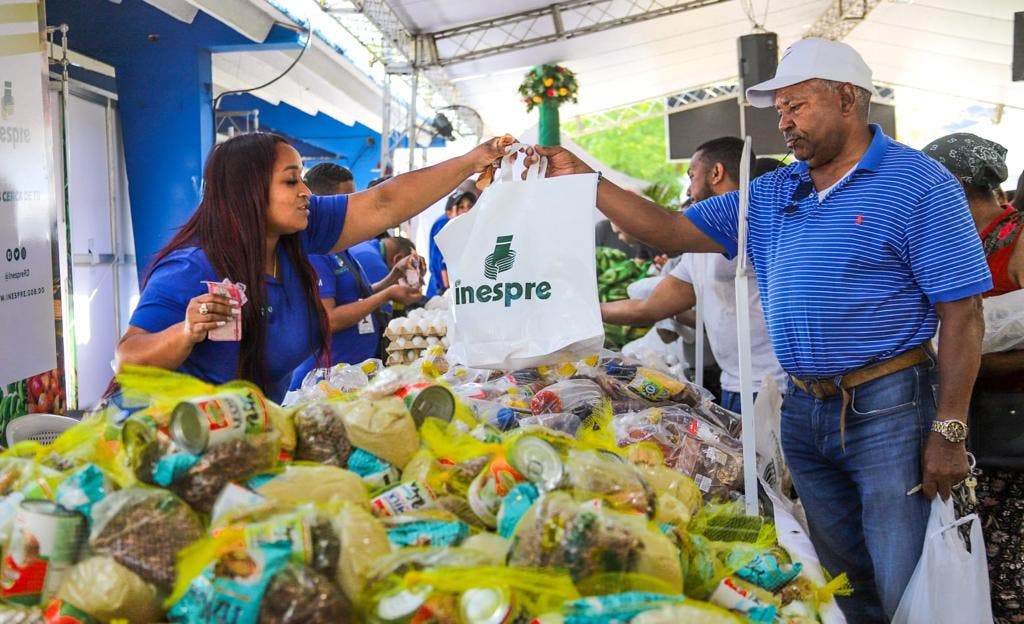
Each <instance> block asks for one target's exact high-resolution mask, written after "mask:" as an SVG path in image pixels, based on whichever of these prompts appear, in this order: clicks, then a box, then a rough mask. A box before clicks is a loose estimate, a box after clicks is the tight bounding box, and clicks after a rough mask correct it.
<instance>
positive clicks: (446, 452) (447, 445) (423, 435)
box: [420, 417, 502, 463]
mask: <svg viewBox="0 0 1024 624" xmlns="http://www.w3.org/2000/svg"><path fill="white" fill-rule="evenodd" d="M420 440H421V441H422V442H423V446H424V447H426V449H427V450H429V451H430V453H431V454H432V455H433V456H434V457H436V458H438V459H440V460H442V461H445V460H446V461H449V462H454V463H458V462H462V461H466V460H469V459H474V458H477V457H483V456H485V455H496V454H498V453H500V452H502V446H501V445H500V444H494V443H486V442H481V441H480V440H477V439H476V438H474V437H473V436H471V435H469V434H468V433H466V432H464V431H461V430H460V429H459V428H458V427H457V426H456V425H455V424H453V423H446V422H444V421H443V420H440V419H438V418H433V417H430V418H427V419H426V420H424V421H423V424H422V425H421V426H420Z"/></svg>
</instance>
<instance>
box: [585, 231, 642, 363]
mask: <svg viewBox="0 0 1024 624" xmlns="http://www.w3.org/2000/svg"><path fill="white" fill-rule="evenodd" d="M650 267H651V263H650V262H641V261H639V260H634V259H632V258H630V257H629V256H627V255H626V254H625V253H623V252H622V251H619V250H618V249H614V248H611V247H598V248H597V294H598V298H599V299H600V300H601V303H607V302H609V301H621V300H622V299H629V293H628V292H627V291H626V289H627V288H628V287H629V285H630V284H632V283H633V282H635V281H637V280H638V279H641V278H644V277H647V271H648V269H650ZM646 333H647V329H646V328H640V327H630V326H628V325H609V324H607V323H605V326H604V338H605V345H606V346H608V348H611V349H621V348H622V345H624V344H626V343H627V342H631V341H633V340H636V339H638V338H641V337H643V335H644V334H646Z"/></svg>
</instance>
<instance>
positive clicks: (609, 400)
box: [0, 354, 844, 624]
mask: <svg viewBox="0 0 1024 624" xmlns="http://www.w3.org/2000/svg"><path fill="white" fill-rule="evenodd" d="M631 367H632V368H631ZM442 369H444V370H445V372H442ZM327 370H328V372H329V371H330V370H331V369H327ZM340 370H344V368H342V369H340ZM359 372H360V373H361V374H362V376H364V377H365V378H366V380H367V383H365V384H362V382H361V381H360V383H358V384H355V385H353V386H351V387H347V388H341V387H333V386H332V385H331V384H332V383H334V382H339V379H337V378H336V379H335V380H334V382H332V381H330V380H329V379H328V377H325V378H323V379H320V380H318V381H317V382H316V383H317V386H316V392H315V393H313V392H311V393H309V394H308V395H306V396H305V398H304V399H303V402H302V403H301V404H297V405H296V406H295V408H294V409H291V410H279V409H278V408H277V406H272V405H269V404H268V405H267V407H266V408H261V410H260V411H259V412H258V414H256V416H260V417H262V416H261V415H264V414H265V415H266V417H267V420H266V421H261V424H260V425H259V427H258V429H259V431H252V432H246V431H238V432H229V433H231V435H227V436H225V435H223V434H221V433H216V431H215V430H214V429H213V428H211V429H210V431H209V432H208V433H209V444H206V445H205V447H204V448H203V449H202V450H201V451H200V452H197V453H194V454H193V453H189V452H187V449H183V448H181V447H180V446H179V445H178V441H177V438H178V437H180V434H181V432H180V431H179V432H177V433H176V431H175V428H174V426H172V421H173V420H174V419H173V418H172V413H173V411H174V410H175V408H176V406H177V405H178V403H181V402H191V403H201V402H202V400H203V397H214V398H215V399H216V397H217V396H219V395H218V393H222V394H223V393H231V392H236V393H242V396H245V394H244V393H249V392H251V387H249V386H244V385H243V386H238V387H231V386H227V387H212V386H209V385H207V384H202V383H201V382H197V381H194V380H193V381H189V382H187V383H184V382H181V379H180V376H175V375H170V376H169V377H164V376H163V375H164V374H163V373H146V374H144V375H138V376H137V377H136V379H135V380H136V381H138V380H143V381H144V383H143V384H142V385H143V386H145V388H146V392H148V393H149V395H150V396H151V400H149V401H148V402H145V401H143V402H142V403H141V404H136V406H137V409H136V410H135V411H134V412H133V413H130V414H127V415H126V414H124V412H125V410H123V409H122V410H120V411H119V410H115V409H113V408H109V409H104V410H101V411H97V412H96V413H94V414H93V415H92V416H91V417H90V418H89V419H87V421H86V422H85V423H83V424H82V425H79V426H78V427H75V428H72V430H70V431H69V432H68V433H67V434H65V435H64V436H62V437H61V438H60V439H59V440H58V442H57V443H55V444H53V445H51V446H48V447H42V446H40V445H23V446H20V447H18V448H17V449H15V450H12V451H11V452H8V453H7V454H3V455H0V485H2V486H3V487H2V488H0V491H2V492H4V493H6V497H5V498H3V499H0V530H5V529H4V527H5V526H7V528H6V530H7V531H8V532H9V531H10V524H11V522H10V517H11V516H12V515H13V513H14V512H15V511H16V510H17V508H18V506H19V503H20V501H21V500H24V499H26V498H52V499H53V500H55V501H56V503H57V504H59V505H64V506H66V507H67V509H70V510H72V511H80V512H85V511H88V512H89V513H90V514H91V517H92V519H93V523H92V524H93V526H92V535H91V536H92V537H93V538H94V542H95V543H94V544H92V546H93V550H94V551H96V552H95V554H93V555H91V556H90V558H88V559H86V560H85V561H83V562H81V563H79V564H78V565H76V566H74V567H73V568H71V570H70V571H69V572H68V574H67V576H66V578H65V579H64V582H63V585H62V586H61V587H60V588H59V589H60V591H59V592H58V593H57V594H56V598H54V599H53V600H52V601H50V602H49V603H47V604H46V605H44V607H45V611H46V613H47V617H51V620H52V619H53V618H57V617H65V618H68V617H77V618H79V620H81V621H89V618H93V619H97V620H99V621H106V620H108V619H113V618H123V619H127V620H128V621H131V622H135V621H162V620H169V621H173V622H207V621H217V620H226V619H230V620H233V621H236V622H238V624H250V623H256V622H300V621H302V622H319V621H322V622H328V621H330V622H334V621H341V622H346V621H351V622H389V623H393V622H396V621H406V620H409V619H415V620H416V621H420V620H422V621H433V622H450V623H451V624H466V623H474V624H476V623H477V622H488V621H502V620H505V621H517V620H518V621H524V622H525V621H537V622H539V623H546V622H561V623H571V624H583V623H584V622H586V623H587V624H601V623H604V622H607V623H608V624H610V623H611V622H615V621H648V622H660V621H675V620H672V619H671V618H682V617H685V618H691V620H692V621H708V622H727V621H737V620H736V619H735V618H737V617H742V618H745V619H746V620H747V621H769V620H773V621H774V620H775V619H777V618H779V617H785V618H786V621H787V622H788V621H792V622H799V623H800V624H807V623H809V622H812V621H814V620H815V618H816V617H817V612H818V609H819V605H820V604H822V603H823V602H824V601H827V600H829V599H831V596H832V595H833V594H835V593H837V592H839V591H843V590H844V585H843V582H842V581H841V580H840V581H836V582H835V583H830V584H829V585H827V586H825V587H818V586H815V585H814V584H813V583H811V582H809V581H808V580H807V577H806V575H805V574H804V571H803V570H801V569H800V566H799V565H796V564H794V563H793V562H792V561H790V559H789V556H788V553H787V552H786V551H785V550H783V549H781V548H779V546H778V544H777V543H776V541H775V539H774V534H773V532H772V530H771V526H770V525H768V524H767V523H765V522H764V520H763V519H761V518H757V517H753V518H751V517H747V516H745V515H743V513H742V511H741V507H740V506H738V505H718V504H705V503H704V500H703V499H704V498H705V494H709V497H711V496H719V497H721V498H726V499H728V498H731V497H732V496H734V495H735V489H734V488H736V487H737V486H738V480H737V481H734V482H731V483H730V482H729V481H728V479H725V478H724V477H723V476H722V474H718V475H710V476H709V478H712V479H718V482H713V484H712V487H710V488H708V490H709V493H706V492H704V491H702V490H701V488H700V487H698V484H697V483H696V482H695V480H694V479H691V478H690V477H689V476H687V474H686V473H688V472H689V473H690V474H693V475H694V478H699V477H700V476H701V475H706V473H705V472H704V471H706V470H710V468H716V467H717V469H719V470H722V467H721V466H720V465H719V464H717V463H714V462H713V461H712V460H713V458H711V457H709V455H710V453H709V452H707V450H708V449H713V450H715V451H716V452H719V451H726V455H727V456H728V455H729V454H731V453H734V452H737V451H738V448H739V447H738V443H736V441H735V438H734V432H737V433H738V428H737V427H738V420H737V419H735V418H734V416H735V415H733V414H731V413H729V412H725V411H724V410H716V409H715V408H713V407H709V406H708V405H707V403H706V395H705V394H704V393H703V391H702V390H700V389H695V387H693V386H692V384H688V382H684V381H678V380H672V379H666V378H664V377H663V373H658V372H656V371H655V372H651V371H648V370H644V367H642V366H637V365H636V364H635V363H633V362H630V361H628V360H625V359H623V358H621V357H620V356H617V355H612V354H604V355H602V356H600V357H595V358H589V359H588V360H586V361H582V362H574V363H565V364H560V365H558V366H543V367H537V368H533V369H526V370H520V371H511V372H510V371H503V372H485V371H473V370H470V369H465V368H461V367H458V366H448V367H447V368H446V367H444V366H440V367H439V366H434V365H432V364H431V363H430V362H429V361H427V360H425V359H421V360H420V361H419V362H418V363H417V364H416V365H414V366H398V367H391V368H377V369H374V370H373V371H371V372H366V371H364V370H363V369H362V368H360V369H359ZM127 381H128V382H129V385H131V383H132V382H133V379H132V377H131V376H129V377H128V378H127ZM341 383H345V384H347V383H350V382H349V381H343V382H341ZM146 392H143V393H141V394H142V395H146ZM154 393H157V394H159V396H156V395H155V394H154ZM423 397H429V398H430V400H421V401H420V402H419V403H417V400H418V399H419V398H423ZM538 397H539V398H538ZM556 399H557V402H562V401H563V400H564V402H565V403H566V404H568V409H566V405H564V404H563V405H562V406H561V409H563V410H566V411H551V410H552V409H553V406H554V402H555V400H556ZM218 400H219V399H218ZM231 403H232V400H231V399H229V400H228V404H231ZM534 403H536V405H537V406H539V409H538V410H537V412H538V413H537V414H534V413H533V410H532V409H531V408H532V407H533V404H534ZM271 414H273V416H271ZM200 422H202V421H200ZM218 422H220V421H217V420H215V419H214V420H210V422H209V424H208V425H207V426H208V427H215V426H217V424H218ZM230 422H239V423H242V422H244V421H235V420H231V421H230ZM126 431H127V433H125V432H126ZM186 433H187V432H186ZM261 436H265V438H261ZM289 436H290V444H289V443H286V442H285V439H287V438H289ZM263 439H266V440H267V441H269V442H270V444H269V446H267V448H266V450H267V452H266V453H265V454H263V453H256V454H255V455H254V456H252V457H248V458H245V459H242V458H241V454H240V451H241V449H242V448H246V449H248V450H250V451H251V450H252V449H253V448H255V447H254V443H258V442H259V441H260V440H263ZM189 440H192V438H186V439H185V441H186V442H189ZM231 444H235V445H237V446H238V448H232V447H231V446H229V445H231ZM694 445H696V446H695V447H694ZM691 447H693V448H696V451H695V452H694V451H693V450H692V448H691ZM278 448H280V449H281V450H282V451H283V452H281V453H278V452H277V451H278ZM140 449H144V450H146V451H147V452H146V453H140V452H139V451H140ZM222 449H230V450H231V453H226V451H225V450H222ZM221 453H226V454H225V455H224V456H221V455H220V454H221ZM692 457H698V459H700V458H703V459H701V461H704V462H705V463H704V464H701V463H700V462H695V463H693V464H692V465H691V464H688V463H687V460H688V458H692ZM140 458H143V459H144V461H139V459H140ZM229 458H232V459H234V460H235V461H229ZM255 459H258V460H259V461H258V462H257V461H255ZM709 462H711V463H709ZM709 466H710V468H709ZM140 477H144V480H146V481H149V482H151V483H152V484H153V486H137V485H136V486H134V487H133V484H136V483H137V480H138V479H139V478H140ZM5 479H6V481H5ZM161 483H166V485H160V484H161ZM182 488H186V489H184V490H183V489H182ZM175 491H180V492H182V494H183V496H184V497H185V498H186V500H182V499H181V498H178V497H177V496H175V495H174V494H172V493H171V492H175ZM190 502H191V504H190ZM371 510H372V511H371ZM197 512H199V513H197ZM207 514H208V515H207ZM172 527H173V528H172ZM172 531H173V533H172ZM154 536H155V537H156V539H151V538H152V537H154ZM176 562H177V565H176ZM92 581H95V582H92ZM172 585H173V586H174V587H175V588H176V591H175V592H174V594H173V595H172V597H171V599H170V602H169V604H173V608H172V609H171V611H170V612H168V613H164V612H163V606H162V604H161V602H162V600H163V598H164V597H165V596H166V592H167V591H168V590H169V589H171V586H172ZM94 586H95V588H96V589H97V590H100V589H101V588H107V589H102V591H103V592H104V593H105V595H102V596H101V595H99V591H97V593H96V594H95V595H94V594H93V593H91V592H93V589H94ZM115 586H116V587H115ZM43 610H44V609H40V612H29V611H25V610H12V609H8V610H7V611H9V612H10V613H11V614H12V615H11V617H12V618H15V617H17V618H22V617H24V618H29V619H27V620H25V621H33V620H32V619H31V618H33V617H36V616H37V615H38V616H39V617H42V615H41V611H43ZM3 617H5V613H4V611H3V610H2V608H0V622H2V621H5V620H3ZM643 618H646V620H645V619H643ZM685 621H690V620H685Z"/></svg>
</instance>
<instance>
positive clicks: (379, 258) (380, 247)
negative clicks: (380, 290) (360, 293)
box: [349, 239, 391, 284]
mask: <svg viewBox="0 0 1024 624" xmlns="http://www.w3.org/2000/svg"><path fill="white" fill-rule="evenodd" d="M349 253H351V254H352V257H353V258H355V259H356V262H358V263H359V266H360V267H362V269H363V273H364V274H365V275H366V277H367V278H369V280H370V283H371V284H376V283H377V282H379V281H381V280H382V279H384V278H385V277H387V276H388V273H390V272H391V269H389V268H388V263H387V261H386V260H385V259H384V241H380V240H377V239H373V240H368V241H364V242H362V243H359V244H358V245H353V246H352V248H351V249H349Z"/></svg>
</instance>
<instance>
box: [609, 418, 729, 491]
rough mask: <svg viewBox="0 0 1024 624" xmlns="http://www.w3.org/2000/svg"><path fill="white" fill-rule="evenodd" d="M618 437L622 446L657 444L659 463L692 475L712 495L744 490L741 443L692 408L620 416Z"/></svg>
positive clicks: (618, 419) (617, 426)
mask: <svg viewBox="0 0 1024 624" xmlns="http://www.w3.org/2000/svg"><path fill="white" fill-rule="evenodd" d="M615 434H616V440H617V441H618V443H619V445H620V446H628V445H631V444H637V443H653V444H654V445H655V446H657V448H658V449H659V450H660V451H661V455H660V457H657V458H656V459H655V461H656V462H658V463H664V464H665V465H667V466H669V467H670V468H674V469H676V470H678V471H680V472H682V473H684V474H686V475H689V476H690V477H692V478H693V480H694V481H695V482H696V483H697V485H698V487H700V489H701V491H703V492H704V493H705V494H707V495H708V496H711V497H718V498H727V497H729V496H730V492H733V491H739V490H740V489H741V488H742V485H743V449H742V446H741V445H740V442H739V440H736V439H735V438H733V437H732V436H730V435H729V434H728V433H727V432H726V431H724V430H722V429H719V428H718V427H717V426H715V425H712V424H709V423H708V422H707V421H705V420H702V419H701V418H700V417H699V416H698V415H697V414H696V413H695V412H693V411H692V410H691V409H690V408H686V407H685V406H678V407H665V408H649V409H647V410H644V411H642V412H632V413H626V414H620V415H617V416H616V417H615Z"/></svg>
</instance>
